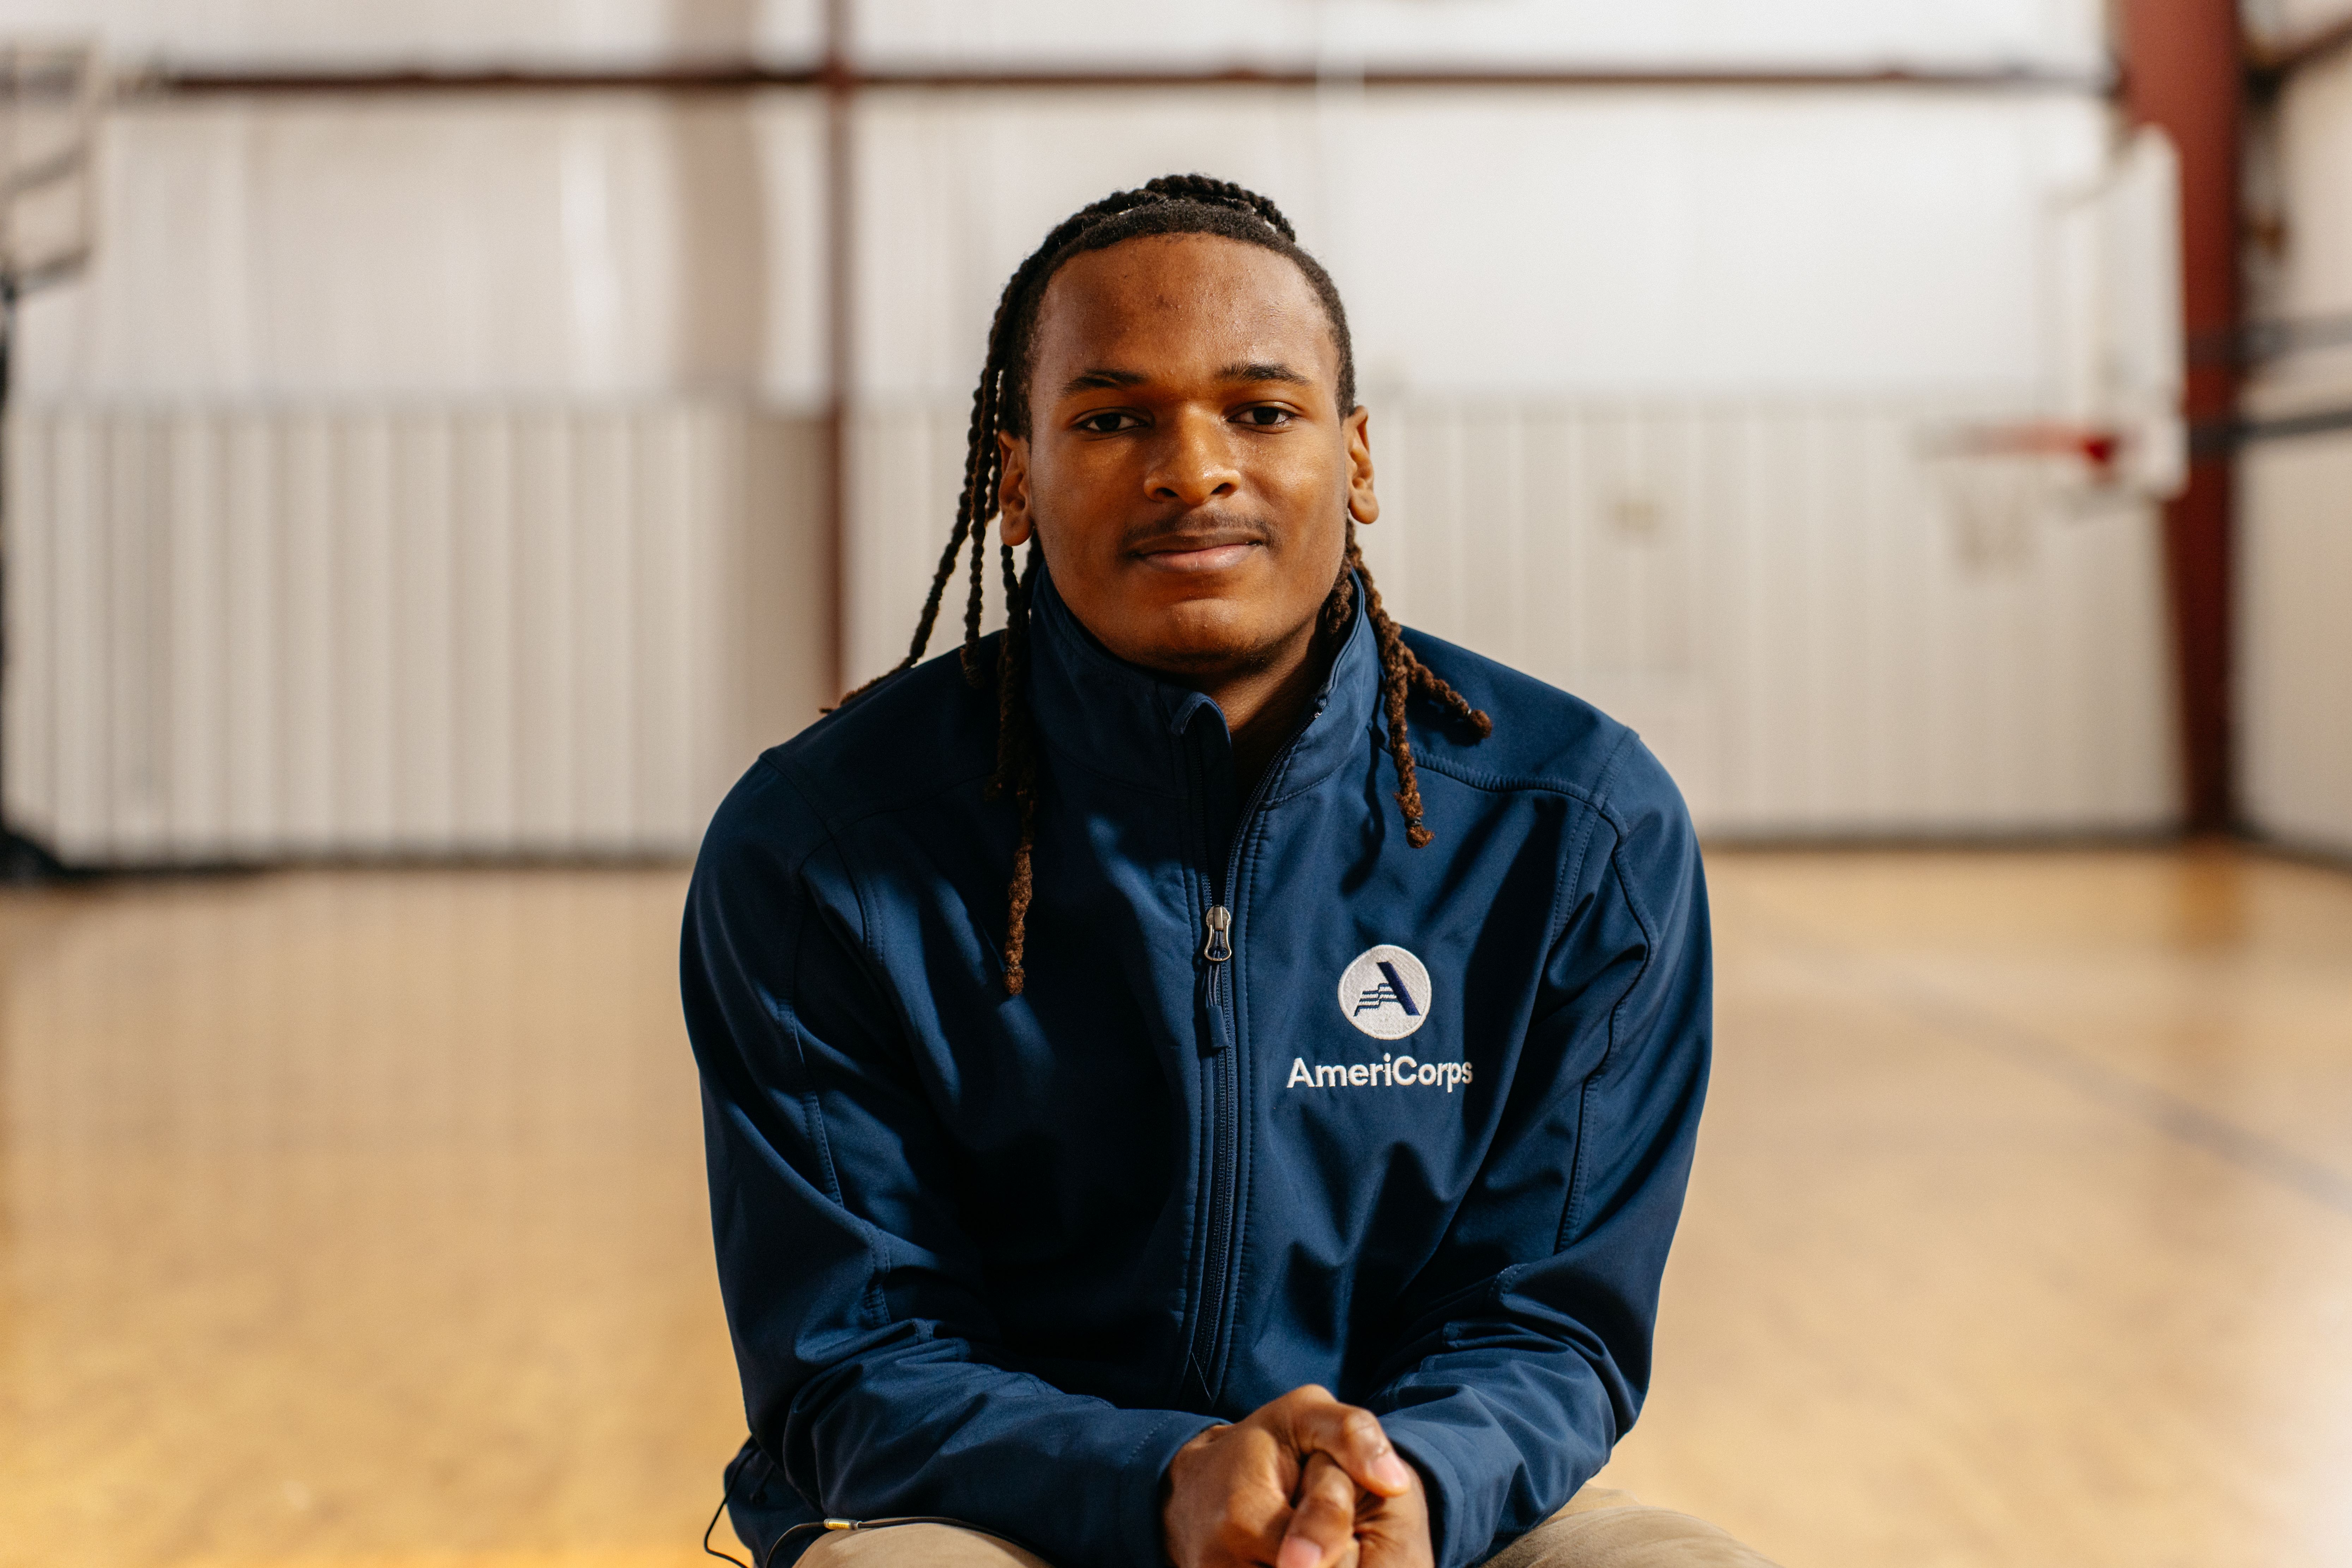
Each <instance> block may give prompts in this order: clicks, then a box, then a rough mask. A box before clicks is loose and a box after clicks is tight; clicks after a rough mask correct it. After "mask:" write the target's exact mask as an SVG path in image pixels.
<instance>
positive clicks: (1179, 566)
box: [1136, 540, 1258, 572]
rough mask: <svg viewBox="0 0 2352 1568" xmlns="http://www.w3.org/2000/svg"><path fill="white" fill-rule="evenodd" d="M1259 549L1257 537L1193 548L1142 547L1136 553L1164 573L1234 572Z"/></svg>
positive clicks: (1145, 562)
mask: <svg viewBox="0 0 2352 1568" xmlns="http://www.w3.org/2000/svg"><path fill="white" fill-rule="evenodd" d="M1257 548H1258V545H1257V543H1256V542H1255V541H1253V540H1235V541H1234V542H1230V543H1223V544H1204V545H1200V546H1197V547H1193V548H1190V549H1175V550H1140V551H1138V552H1136V553H1137V554H1138V556H1139V557H1140V558H1141V560H1142V562H1143V563H1144V564H1145V565H1147V566H1150V567H1154V568H1157V569H1158V570H1160V571H1162V572H1230V571H1232V570H1233V569H1234V567H1236V566H1238V565H1240V564H1241V563H1243V562H1244V561H1245V560H1247V559H1249V553H1250V552H1251V551H1253V550H1255V549H1257Z"/></svg>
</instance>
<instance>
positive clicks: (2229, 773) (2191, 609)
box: [2120, 0, 2245, 833]
mask: <svg viewBox="0 0 2352 1568" xmlns="http://www.w3.org/2000/svg"><path fill="white" fill-rule="evenodd" d="M2120 21H2121V24H2122V32H2123V46H2124V62H2125V63H2124V102H2125V107H2126V110H2127V111H2128V112H2129V113H2130V115H2131V116H2132V118H2133V119H2134V120H2135V121H2138V122H2141V123H2145V124H2150V125H2157V126H2160V127H2162V128H2163V129H2164V131H2165V132H2166V133H2167V134H2168V135H2169V136H2170V137H2171V138H2172V142H2173V146H2174V147H2175V148H2176V149H2177V150H2178V151H2179V157H2180V246H2181V251H2180V259H2181V269H2180V275H2181V308H2182V314H2183V316H2184V318H2185V321H2184V324H2185V326H2186V327H2187V329H2188V335H2189V339H2190V340H2191V341H2198V340H2200V339H2203V340H2208V341H2210V340H2211V339H2214V338H2219V339H2221V340H2222V341H2227V342H2236V341H2237V337H2238V333H2239V331H2240V327H2241V315H2240V312H2241V310H2242V303H2241V298H2240V289H2239V275H2238V264H2239V223H2240V220H2239V191H2238V171H2239V134H2240V125H2241V121H2242V105H2243V101H2244V94H2245V74H2244V67H2243V61H2244V59H2245V53H2244V49H2243V45H2242V40H2241V37H2240V34H2239V24H2238V7H2237V4H2236V0H2123V5H2122V10H2121V16H2120ZM2238 374H2239V372H2238V365H2237V363H2236V361H2235V357H2234V356H2213V357H2205V358H2200V360H2197V361H2193V362H2192V363H2190V364H2189V384H2188V399H2187V400H2188V407H2187V409H2186V413H2187V415H2188V418H2189V422H2190V424H2191V425H2192V426H2209V427H2210V426H2228V425H2230V424H2231V422H2232V421H2233V420H2234V419H2235V418H2236V416H2237V406H2238ZM2232 479H2233V447H2231V445H2230V444H2228V443H2220V444H2214V445H2210V446H2204V447H2201V448H2200V449H2198V450H2195V451H2193V452H2192V454H2191V456H2190V458H2189V486H2188V489H2185V490H2184V491H2183V492H2182V493H2181V494H2180V496H2179V498H2178V499H2176V500H2172V501H2170V502H2168V504H2167V505H2166V507H2165V509H2164V562H2165V575H2166V584H2167V590H2168V599H2169V601H2170V610H2171V622H2172V644H2173V670H2174V678H2175V681H2176V690H2177V696H2178V702H2179V723H2180V743H2181V773H2182V804H2183V806H2184V810H2185V816H2186V819H2187V825H2188V826H2189V829H2190V831H2192V832H2203V833H2210V832H2223V831H2227V830H2229V829H2230V828H2231V827H2233V826H2236V819H2237V812H2236V805H2235V798H2234V789H2233V783H2234V778H2233V772H2234V769H2233V753H2234V723H2233V719H2234V715H2233V713H2232V711H2231V537H2232V527H2231V521H2232V519H2231V512H2232V495H2231V491H2232V488H2233V483H2232Z"/></svg>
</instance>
